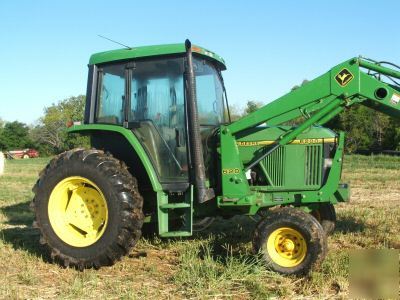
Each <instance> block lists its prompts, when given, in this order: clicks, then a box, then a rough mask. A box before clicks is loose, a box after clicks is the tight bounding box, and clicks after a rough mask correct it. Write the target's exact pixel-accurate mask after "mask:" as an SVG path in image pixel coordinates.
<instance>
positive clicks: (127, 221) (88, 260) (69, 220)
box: [33, 149, 144, 269]
mask: <svg viewBox="0 0 400 300" xmlns="http://www.w3.org/2000/svg"><path fill="white" fill-rule="evenodd" d="M33 191H34V193H35V198H34V202H33V207H34V210H35V217H36V220H35V225H36V227H38V228H39V230H40V232H41V239H40V241H41V243H42V244H45V245H46V246H47V247H48V248H49V249H50V251H51V257H52V258H53V259H54V260H55V261H58V262H60V263H62V264H63V265H64V266H74V267H77V268H79V269H83V268H90V267H95V268H98V267H101V266H103V265H111V264H113V263H114V262H115V261H116V260H118V259H119V258H120V257H121V256H123V255H125V254H127V253H128V252H129V250H130V249H131V248H132V247H133V246H134V245H135V244H136V242H137V240H138V239H139V238H140V235H141V227H142V224H143V218H144V217H143V213H142V206H143V199H142V197H141V196H140V194H139V192H138V188H137V182H136V179H135V178H134V177H132V176H131V174H130V173H129V172H128V170H127V169H126V167H125V165H124V164H122V163H121V162H120V161H118V160H117V159H115V158H113V157H111V156H110V155H106V154H104V153H103V152H101V151H97V150H81V149H78V150H71V151H68V152H65V153H63V154H61V155H59V156H58V157H56V158H55V159H53V160H52V161H51V162H50V163H49V165H48V166H47V167H46V168H45V170H43V171H42V173H41V175H40V178H39V180H38V181H37V183H36V185H35V187H34V189H33Z"/></svg>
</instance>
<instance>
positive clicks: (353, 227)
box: [335, 216, 365, 234]
mask: <svg viewBox="0 0 400 300" xmlns="http://www.w3.org/2000/svg"><path fill="white" fill-rule="evenodd" d="M364 230H365V224H363V223H361V222H360V221H358V220H356V219H355V218H353V217H350V216H346V217H341V218H339V219H338V220H337V221H336V229H335V231H336V232H340V233H344V234H345V233H350V232H364Z"/></svg>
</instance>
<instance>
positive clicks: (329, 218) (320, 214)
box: [311, 203, 336, 235]
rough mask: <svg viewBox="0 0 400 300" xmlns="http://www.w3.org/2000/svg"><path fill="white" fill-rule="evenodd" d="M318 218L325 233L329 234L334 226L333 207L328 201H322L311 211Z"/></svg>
mask: <svg viewBox="0 0 400 300" xmlns="http://www.w3.org/2000/svg"><path fill="white" fill-rule="evenodd" d="M311 215H313V216H314V218H316V219H317V220H318V222H319V223H320V224H321V225H322V228H324V231H325V233H326V234H327V235H331V234H332V233H333V231H334V230H335V227H336V212H335V207H334V206H333V205H332V204H330V203H323V204H321V205H320V206H319V207H318V208H317V209H315V210H313V211H312V212H311Z"/></svg>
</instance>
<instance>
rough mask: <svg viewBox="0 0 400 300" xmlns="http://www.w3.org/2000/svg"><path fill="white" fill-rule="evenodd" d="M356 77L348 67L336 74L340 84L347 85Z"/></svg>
mask: <svg viewBox="0 0 400 300" xmlns="http://www.w3.org/2000/svg"><path fill="white" fill-rule="evenodd" d="M353 78H354V76H353V74H351V73H350V71H349V70H347V69H346V68H345V69H343V70H342V71H340V72H339V74H337V75H336V76H335V79H336V81H337V82H338V83H339V84H340V86H346V85H347V84H348V83H349V82H350V81H351V80H352V79H353Z"/></svg>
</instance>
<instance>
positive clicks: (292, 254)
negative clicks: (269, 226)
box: [267, 227, 307, 267]
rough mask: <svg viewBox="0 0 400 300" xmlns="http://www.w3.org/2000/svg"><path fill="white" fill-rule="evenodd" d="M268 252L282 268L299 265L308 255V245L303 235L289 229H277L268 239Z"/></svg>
mask: <svg viewBox="0 0 400 300" xmlns="http://www.w3.org/2000/svg"><path fill="white" fill-rule="evenodd" d="M267 250H268V254H269V255H270V257H271V259H272V260H273V261H274V262H275V263H277V264H278V265H280V266H282V267H295V266H297V265H299V264H300V263H301V262H302V261H303V260H304V258H305V256H306V254H307V243H306V241H305V239H304V237H303V235H302V234H301V233H300V232H298V231H297V230H295V229H293V228H289V227H282V228H279V229H276V230H275V231H273V232H272V233H271V235H270V236H269V237H268V239H267Z"/></svg>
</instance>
